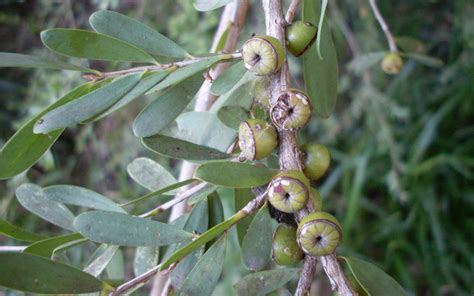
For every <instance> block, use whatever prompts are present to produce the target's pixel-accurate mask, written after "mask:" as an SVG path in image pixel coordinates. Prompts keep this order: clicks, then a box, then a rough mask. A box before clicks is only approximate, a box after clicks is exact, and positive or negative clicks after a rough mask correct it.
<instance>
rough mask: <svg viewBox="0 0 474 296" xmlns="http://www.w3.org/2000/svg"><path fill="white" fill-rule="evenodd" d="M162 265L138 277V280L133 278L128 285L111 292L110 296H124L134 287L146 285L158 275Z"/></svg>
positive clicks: (122, 285)
mask: <svg viewBox="0 0 474 296" xmlns="http://www.w3.org/2000/svg"><path fill="white" fill-rule="evenodd" d="M160 267H161V264H160V265H157V266H155V267H153V268H152V269H150V270H149V271H147V272H145V273H143V274H141V275H139V276H137V277H136V278H133V279H131V280H129V281H128V282H126V283H123V284H121V285H120V286H118V287H117V289H115V291H113V292H111V293H110V294H109V295H110V296H118V295H123V294H125V293H126V292H127V291H129V290H131V289H133V288H134V287H136V286H138V285H141V284H144V283H146V282H147V281H149V280H150V279H151V278H152V277H153V276H154V275H155V274H157V273H158V271H159V270H160Z"/></svg>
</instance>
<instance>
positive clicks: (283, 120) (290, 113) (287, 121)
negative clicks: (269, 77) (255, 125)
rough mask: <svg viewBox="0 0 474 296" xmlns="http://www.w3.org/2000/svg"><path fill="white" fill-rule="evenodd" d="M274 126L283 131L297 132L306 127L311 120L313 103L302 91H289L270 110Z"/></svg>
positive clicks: (284, 92) (283, 93) (279, 97)
mask: <svg viewBox="0 0 474 296" xmlns="http://www.w3.org/2000/svg"><path fill="white" fill-rule="evenodd" d="M270 116H271V118H272V121H273V124H275V126H276V127H278V128H279V129H283V130H295V129H299V128H302V127H304V126H305V125H306V124H307V123H308V121H309V119H310V118H311V103H310V102H309V98H308V97H307V96H306V95H305V94H304V93H303V92H301V91H299V90H296V89H288V90H285V91H283V92H282V93H281V94H280V95H279V96H278V98H277V101H276V103H275V104H274V105H273V106H272V108H271V110H270Z"/></svg>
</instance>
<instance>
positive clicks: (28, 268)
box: [0, 253, 112, 294]
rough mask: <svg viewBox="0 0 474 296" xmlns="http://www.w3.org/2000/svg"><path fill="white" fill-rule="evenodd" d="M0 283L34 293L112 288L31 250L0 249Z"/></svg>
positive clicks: (61, 292) (80, 291) (87, 291)
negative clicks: (7, 251)
mask: <svg viewBox="0 0 474 296" xmlns="http://www.w3.org/2000/svg"><path fill="white" fill-rule="evenodd" d="M0 262H2V264H0V285H1V286H4V287H7V288H11V289H16V290H20V291H25V292H31V293H41V294H79V293H90V292H97V291H101V290H103V289H111V288H112V287H110V286H109V285H107V284H106V283H104V282H102V281H100V280H99V279H97V278H95V277H93V276H92V275H90V274H88V273H85V272H82V271H80V270H78V269H76V268H74V267H72V266H69V265H65V264H62V263H59V262H54V261H51V260H49V259H47V258H44V257H40V256H35V255H32V254H28V253H0Z"/></svg>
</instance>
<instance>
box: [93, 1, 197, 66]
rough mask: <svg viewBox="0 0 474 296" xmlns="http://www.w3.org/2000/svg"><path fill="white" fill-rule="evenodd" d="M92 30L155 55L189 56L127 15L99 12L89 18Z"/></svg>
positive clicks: (177, 46)
mask: <svg viewBox="0 0 474 296" xmlns="http://www.w3.org/2000/svg"><path fill="white" fill-rule="evenodd" d="M89 23H90V24H91V26H92V28H93V29H94V30H95V31H96V32H99V33H102V34H105V35H109V36H112V37H115V38H117V39H120V40H123V41H125V42H128V43H130V44H133V45H135V46H136V47H138V48H141V49H143V50H144V51H147V52H149V53H151V54H153V55H158V56H165V57H175V58H184V57H186V56H189V54H188V53H187V52H186V51H185V50H184V49H183V48H181V47H180V46H179V45H178V44H176V43H174V42H173V41H172V40H170V39H168V38H167V37H165V36H163V35H161V34H160V33H158V32H156V31H155V30H153V29H152V28H150V27H148V26H146V25H145V24H142V23H140V22H138V21H136V20H134V19H132V18H129V17H128V16H126V15H123V14H120V13H118V12H114V11H110V10H103V11H97V12H95V13H94V14H92V15H91V16H90V18H89Z"/></svg>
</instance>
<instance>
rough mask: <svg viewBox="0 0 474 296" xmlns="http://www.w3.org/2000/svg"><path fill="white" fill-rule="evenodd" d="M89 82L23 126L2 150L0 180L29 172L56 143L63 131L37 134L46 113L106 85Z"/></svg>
mask: <svg viewBox="0 0 474 296" xmlns="http://www.w3.org/2000/svg"><path fill="white" fill-rule="evenodd" d="M106 83H108V81H103V82H100V83H94V82H89V83H86V84H83V85H81V86H78V87H76V88H75V89H73V90H72V91H70V92H69V93H68V94H66V95H65V96H63V97H62V98H60V99H59V100H57V101H56V102H55V103H53V104H52V105H50V106H49V107H48V108H46V109H45V110H43V111H42V112H41V113H40V114H38V115H37V116H35V117H34V118H32V119H31V120H30V121H28V122H27V123H26V124H25V125H23V126H22V127H21V128H20V129H19V130H18V131H17V132H16V133H15V134H14V135H13V136H12V137H11V138H10V139H9V140H8V142H7V143H6V144H5V145H4V146H3V148H2V150H0V179H8V178H11V177H13V176H15V175H18V174H19V173H21V172H23V171H25V170H27V169H28V168H29V167H31V166H32V165H33V164H35V163H36V162H37V161H38V159H40V158H41V156H42V155H43V154H44V153H45V152H46V151H47V150H48V149H49V148H50V147H51V146H52V145H53V144H54V142H56V140H57V139H58V138H59V136H60V135H61V133H62V132H63V130H58V131H55V132H52V133H50V134H48V135H42V134H35V133H34V132H33V127H34V125H35V123H36V122H37V121H38V120H39V119H40V118H41V117H42V116H43V115H44V114H46V113H48V112H49V111H51V110H54V109H56V108H58V107H59V106H62V105H64V104H66V103H68V102H70V101H72V100H75V99H77V98H79V97H82V96H83V95H85V94H87V93H89V92H91V91H93V90H95V89H97V88H99V87H101V86H103V85H105V84H106Z"/></svg>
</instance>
